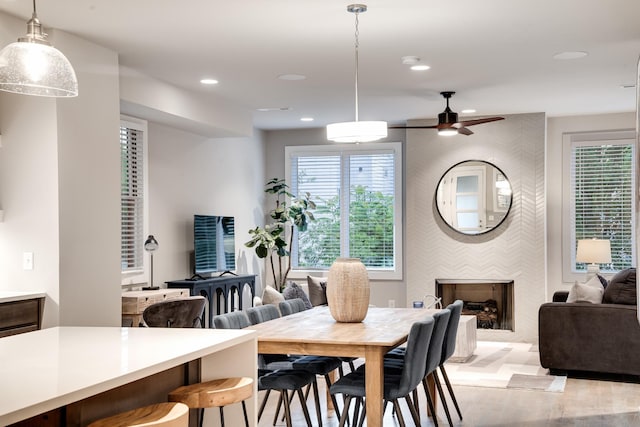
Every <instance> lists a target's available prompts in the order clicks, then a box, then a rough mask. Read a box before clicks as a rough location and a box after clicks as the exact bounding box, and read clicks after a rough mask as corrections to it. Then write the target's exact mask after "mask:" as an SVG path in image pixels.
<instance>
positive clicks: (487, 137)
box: [405, 113, 561, 343]
mask: <svg viewBox="0 0 640 427" xmlns="http://www.w3.org/2000/svg"><path fill="white" fill-rule="evenodd" d="M545 122H546V120H545V114H544V113H534V114H517V115H509V116H505V120H503V121H499V122H493V123H488V124H483V125H478V126H474V127H472V130H473V131H474V132H475V133H474V134H473V135H471V136H464V135H456V136H453V137H439V136H438V135H437V133H436V132H435V131H434V130H408V131H407V142H406V153H405V158H406V194H405V197H406V230H405V233H406V234H405V235H406V254H405V260H406V268H407V271H406V273H407V274H406V281H407V306H410V302H411V301H413V300H416V299H422V298H423V297H424V296H425V295H429V294H431V295H433V294H435V279H436V278H442V279H509V280H514V284H515V288H514V291H515V292H514V304H515V310H514V311H515V312H514V315H515V318H514V329H515V331H514V332H510V331H494V330H479V331H478V337H479V339H484V340H498V341H526V342H532V343H533V342H537V329H538V321H537V318H538V307H539V306H540V304H542V303H543V302H544V300H545V277H546V276H545V241H544V238H545V232H544V229H545V226H544V221H545V219H544V212H545V197H544V189H545V182H544V157H545V156H544V153H545ZM463 160H484V161H488V162H491V163H493V164H495V165H496V166H497V167H499V168H500V169H502V171H503V172H504V173H505V174H506V176H507V177H508V178H509V181H510V182H511V186H512V188H513V204H512V207H511V211H510V212H509V216H508V217H507V219H506V221H505V222H504V223H502V225H500V227H499V228H497V229H496V230H493V231H491V232H489V233H487V234H484V235H479V236H465V235H462V234H459V233H456V232H454V231H452V230H451V229H450V228H449V227H448V226H447V225H446V224H444V223H443V222H442V220H441V219H440V217H439V216H438V213H437V210H436V207H435V201H434V194H435V191H436V187H437V185H438V181H439V179H440V177H441V176H442V174H443V173H444V172H445V171H446V170H447V169H448V168H449V167H451V166H452V165H454V164H455V163H458V162H461V161H463ZM557 185H561V183H557Z"/></svg>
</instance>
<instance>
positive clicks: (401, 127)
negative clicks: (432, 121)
mask: <svg viewBox="0 0 640 427" xmlns="http://www.w3.org/2000/svg"><path fill="white" fill-rule="evenodd" d="M437 127H438V125H432V126H387V129H435V128H437Z"/></svg>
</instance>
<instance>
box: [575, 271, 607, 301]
mask: <svg viewBox="0 0 640 427" xmlns="http://www.w3.org/2000/svg"><path fill="white" fill-rule="evenodd" d="M602 295H604V287H603V286H602V283H600V279H598V276H593V277H592V278H591V279H589V280H588V281H587V283H579V282H578V281H576V283H575V284H574V285H573V286H572V287H571V289H570V290H569V296H568V297H567V302H590V303H592V304H602Z"/></svg>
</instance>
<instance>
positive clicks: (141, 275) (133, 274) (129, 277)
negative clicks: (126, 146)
mask: <svg viewBox="0 0 640 427" xmlns="http://www.w3.org/2000/svg"><path fill="white" fill-rule="evenodd" d="M120 127H121V128H122V127H125V128H129V129H135V130H137V131H140V132H142V180H143V184H142V188H143V190H142V191H143V196H142V205H143V206H142V230H143V231H142V237H143V241H144V239H145V238H146V236H147V235H148V234H149V166H148V165H149V150H148V146H149V144H148V140H149V137H148V133H149V132H148V123H147V121H146V120H142V119H138V118H136V117H130V116H125V115H121V116H120ZM118 143H120V140H119V139H118ZM121 184H122V183H121ZM121 203H122V202H121ZM121 208H122V204H121ZM120 236H122V217H121V220H120ZM121 239H122V237H121ZM120 250H121V252H120V259H121V260H122V242H121V245H120ZM139 250H141V251H142V269H141V270H133V271H126V272H125V271H122V269H120V285H121V286H131V285H140V284H145V283H149V280H150V277H149V264H150V261H149V259H148V258H149V257H148V256H146V254H145V252H144V247H143V246H141V247H140V248H139Z"/></svg>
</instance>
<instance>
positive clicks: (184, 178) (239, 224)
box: [148, 122, 264, 286]
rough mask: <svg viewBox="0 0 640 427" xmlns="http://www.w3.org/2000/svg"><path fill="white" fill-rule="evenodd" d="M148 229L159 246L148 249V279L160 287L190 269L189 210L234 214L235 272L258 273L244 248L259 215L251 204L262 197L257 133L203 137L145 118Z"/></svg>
mask: <svg viewBox="0 0 640 427" xmlns="http://www.w3.org/2000/svg"><path fill="white" fill-rule="evenodd" d="M148 136H149V184H150V188H149V217H150V218H149V233H150V234H153V235H154V236H155V237H156V239H158V243H159V245H160V248H159V249H158V251H156V252H155V253H154V258H153V261H154V282H155V284H156V286H158V285H161V286H164V282H166V281H170V280H183V279H186V278H189V277H191V275H192V274H193V271H192V268H193V267H192V266H191V260H190V254H191V252H193V215H194V214H205V215H225V216H234V217H235V221H236V222H235V229H236V242H235V243H236V254H237V269H236V271H237V272H238V273H246V274H257V275H258V278H257V282H258V283H260V280H261V277H262V267H263V265H264V263H263V262H262V260H260V261H258V259H257V257H256V256H255V253H254V252H253V250H249V249H247V248H245V246H244V242H246V241H247V240H249V234H248V230H249V229H250V228H253V227H255V225H256V219H257V218H263V217H264V215H263V214H262V211H260V210H258V209H257V208H256V206H259V205H258V203H259V201H260V200H261V199H262V197H263V186H264V182H263V177H264V160H263V159H264V148H263V144H262V132H259V131H256V132H254V136H253V137H246V138H239V137H238V138H208V137H204V136H200V135H196V134H194V133H189V132H185V131H181V130H178V129H175V128H172V127H168V126H166V125H162V124H158V123H153V122H150V123H149V135H148Z"/></svg>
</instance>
